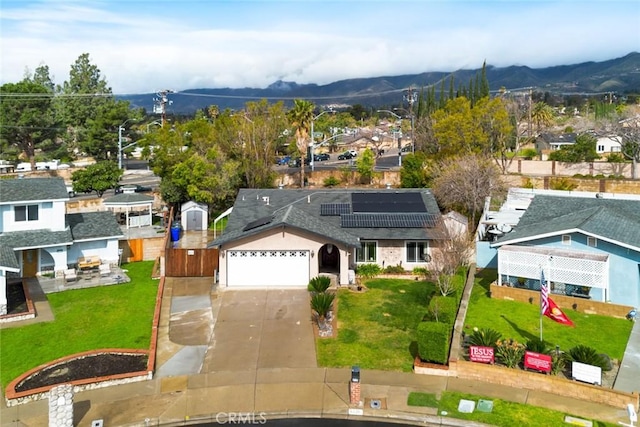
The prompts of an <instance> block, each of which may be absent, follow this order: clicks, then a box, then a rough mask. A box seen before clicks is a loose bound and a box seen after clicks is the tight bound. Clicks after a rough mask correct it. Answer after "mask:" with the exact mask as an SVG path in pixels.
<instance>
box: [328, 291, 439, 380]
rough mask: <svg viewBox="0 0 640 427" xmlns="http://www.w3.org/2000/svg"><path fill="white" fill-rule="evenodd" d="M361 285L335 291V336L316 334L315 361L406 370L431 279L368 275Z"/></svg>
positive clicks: (330, 365) (409, 367) (425, 309)
mask: <svg viewBox="0 0 640 427" xmlns="http://www.w3.org/2000/svg"><path fill="white" fill-rule="evenodd" d="M366 286H367V288H368V289H367V291H366V292H363V293H359V292H352V291H350V290H347V289H341V290H339V291H338V296H337V298H336V301H337V304H338V309H337V311H338V314H337V319H338V331H337V338H325V339H318V340H317V344H316V348H317V354H318V365H319V366H327V367H350V366H354V365H358V366H359V367H360V368H363V369H381V370H389V371H405V372H410V371H411V370H412V368H413V359H414V357H415V355H416V354H417V346H416V343H415V341H416V328H417V327H418V323H420V322H421V321H422V319H423V318H424V316H425V315H426V314H427V306H428V305H429V300H430V299H431V297H432V296H433V295H434V294H435V293H436V288H435V285H433V284H432V283H427V282H423V281H414V280H404V279H372V280H369V281H367V282H366ZM334 333H335V331H334Z"/></svg>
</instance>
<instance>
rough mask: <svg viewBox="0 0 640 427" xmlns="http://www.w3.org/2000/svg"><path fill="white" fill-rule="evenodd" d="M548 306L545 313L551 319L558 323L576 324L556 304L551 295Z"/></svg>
mask: <svg viewBox="0 0 640 427" xmlns="http://www.w3.org/2000/svg"><path fill="white" fill-rule="evenodd" d="M547 301H548V307H547V310H546V311H545V312H544V313H543V314H544V315H545V316H547V317H548V318H549V319H552V320H555V321H556V322H558V323H562V324H563V325H568V326H574V324H573V322H572V321H571V320H569V318H568V317H567V316H566V315H565V314H564V313H563V312H562V310H560V308H559V307H558V306H557V305H556V303H555V302H553V300H552V299H551V298H549V297H547Z"/></svg>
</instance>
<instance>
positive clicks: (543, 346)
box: [526, 337, 553, 354]
mask: <svg viewBox="0 0 640 427" xmlns="http://www.w3.org/2000/svg"><path fill="white" fill-rule="evenodd" d="M526 347H527V350H528V351H532V352H534V353H541V354H549V351H550V350H551V348H552V347H553V346H552V345H551V344H549V343H548V342H547V341H545V340H541V339H540V338H538V337H534V338H531V339H530V340H529V341H527V344H526Z"/></svg>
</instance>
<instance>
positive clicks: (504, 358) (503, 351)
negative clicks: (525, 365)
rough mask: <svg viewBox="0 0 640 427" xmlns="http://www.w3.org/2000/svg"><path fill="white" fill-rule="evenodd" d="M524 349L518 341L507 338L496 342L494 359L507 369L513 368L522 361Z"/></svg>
mask: <svg viewBox="0 0 640 427" xmlns="http://www.w3.org/2000/svg"><path fill="white" fill-rule="evenodd" d="M524 351H525V347H524V345H522V344H520V343H519V342H518V341H516V340H514V339H512V338H509V339H505V340H502V341H498V342H497V346H496V359H498V361H499V362H500V363H502V364H503V365H505V366H506V367H508V368H515V367H516V366H518V364H519V363H520V362H521V361H522V357H523V356H524Z"/></svg>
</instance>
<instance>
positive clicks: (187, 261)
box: [165, 248, 218, 277]
mask: <svg viewBox="0 0 640 427" xmlns="http://www.w3.org/2000/svg"><path fill="white" fill-rule="evenodd" d="M217 270H218V249H178V248H166V249H165V276H167V277H213V276H215V272H216V271H217Z"/></svg>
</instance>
